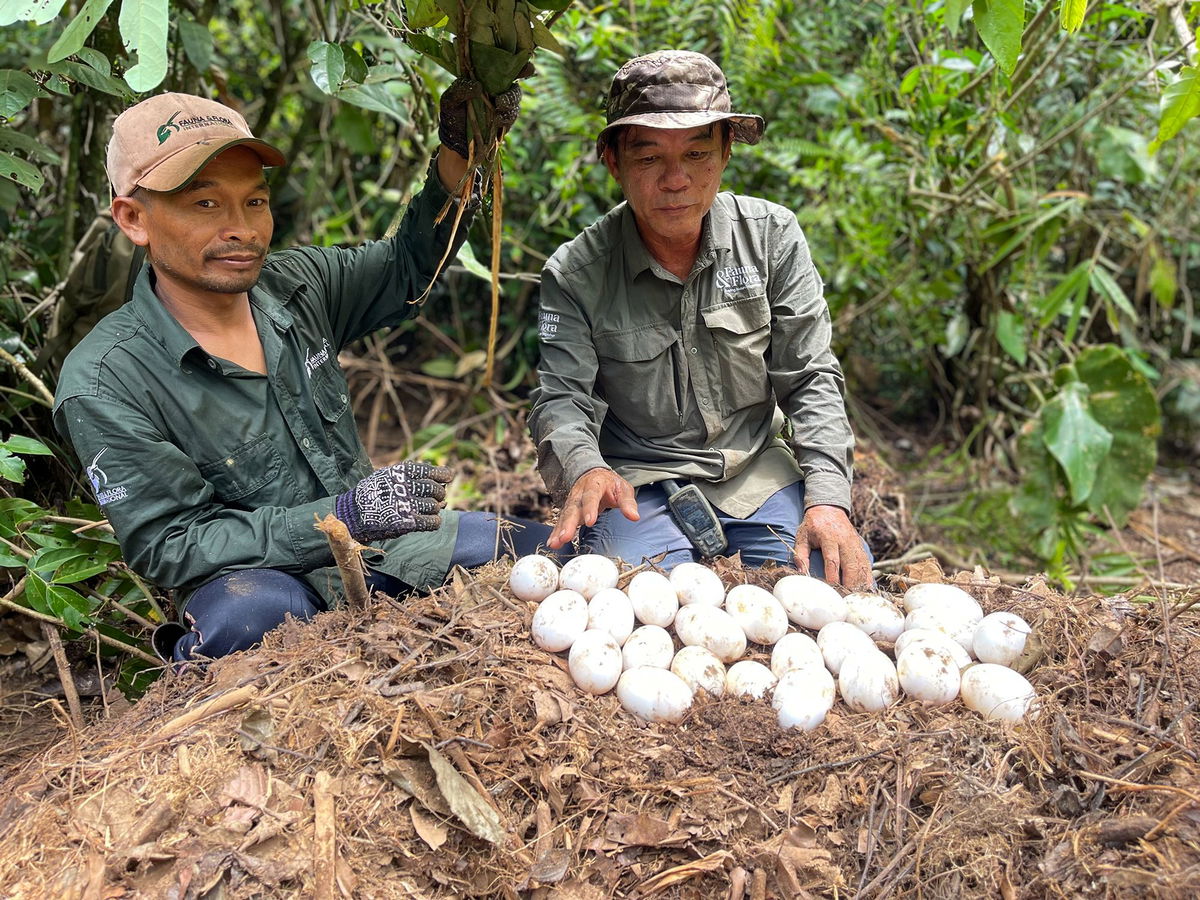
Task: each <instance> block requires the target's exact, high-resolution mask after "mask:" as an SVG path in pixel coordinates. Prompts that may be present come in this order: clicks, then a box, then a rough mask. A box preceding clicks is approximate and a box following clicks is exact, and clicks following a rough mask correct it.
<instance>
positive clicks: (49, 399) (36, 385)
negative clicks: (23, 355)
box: [0, 347, 54, 408]
mask: <svg viewBox="0 0 1200 900" xmlns="http://www.w3.org/2000/svg"><path fill="white" fill-rule="evenodd" d="M0 361H2V362H6V363H8V364H9V365H10V366H12V367H13V368H14V369H16V371H17V374H18V375H20V376H21V377H22V378H24V379H25V380H26V381H27V382H29V384H30V386H32V387H33V389H34V390H35V391H37V393H38V396H37V397H35V398H34V399H35V400H37V401H38V402H39V403H41V404H42V405H43V406H45V407H47V408H50V407H52V406H54V395H53V394H52V393H50V391H49V389H48V388H47V387H46V385H45V383H43V381H42V379H40V378H38V377H37V376H36V375H34V374H33V373H32V372H31V371H29V367H28V366H26V365H25V363H23V362H21V361H20V360H19V359H17V358H16V357H15V356H13V355H12V354H11V353H9V352H8V351H7V350H5V349H4V348H3V347H0Z"/></svg>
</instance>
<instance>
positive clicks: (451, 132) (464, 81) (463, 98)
mask: <svg viewBox="0 0 1200 900" xmlns="http://www.w3.org/2000/svg"><path fill="white" fill-rule="evenodd" d="M482 98H483V88H482V87H481V86H480V84H479V82H478V81H473V80H471V79H470V78H456V79H455V80H454V83H453V84H451V85H450V87H448V88H446V91H445V93H443V94H442V99H441V102H440V104H439V112H438V139H439V140H440V141H441V142H442V143H443V144H445V145H446V146H447V147H449V148H450V149H451V150H453V151H454V152H455V153H457V154H458V155H459V156H461V157H462V158H463V159H466V158H467V157H468V155H469V151H468V144H469V141H468V139H467V131H468V128H467V122H468V120H469V118H470V108H471V101H472V100H478V99H482ZM491 106H492V110H493V112H492V114H491V118H492V122H491V125H492V128H494V129H495V134H496V137H500V136H501V135H503V134H504V133H505V132H506V131H508V129H510V128H512V126H513V123H514V122H516V121H517V113H518V112H520V109H521V86H520V85H519V84H514V85H513V86H512V87H510V88H509V89H508V90H507V91H505V92H504V93H502V94H499V95H497V96H495V97H493V98H492V103H491ZM484 130H485V131H486V126H485V129H484Z"/></svg>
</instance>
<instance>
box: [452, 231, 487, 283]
mask: <svg viewBox="0 0 1200 900" xmlns="http://www.w3.org/2000/svg"><path fill="white" fill-rule="evenodd" d="M458 264H459V265H460V266H462V267H463V268H464V269H466V270H467V271H468V272H470V273H471V274H472V275H474V276H475V277H476V278H482V279H483V280H484V281H486V282H487V283H488V284H491V283H492V273H491V272H490V271H489V270H488V268H487V266H485V265H484V264H483V263H481V262H480V261H479V260H478V259H476V258H475V251H474V250H472V249H471V243H470V241H463V245H462V246H461V247H459V248H458Z"/></svg>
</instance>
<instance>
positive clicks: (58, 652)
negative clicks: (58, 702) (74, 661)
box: [42, 622, 83, 731]
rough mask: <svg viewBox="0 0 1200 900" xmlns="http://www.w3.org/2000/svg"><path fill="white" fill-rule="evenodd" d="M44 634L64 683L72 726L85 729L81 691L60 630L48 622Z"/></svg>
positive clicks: (44, 624) (59, 676) (45, 623)
mask: <svg viewBox="0 0 1200 900" xmlns="http://www.w3.org/2000/svg"><path fill="white" fill-rule="evenodd" d="M42 634H44V635H45V636H46V640H47V641H49V642H50V650H51V651H52V652H53V653H54V665H55V666H57V667H58V680H59V682H61V683H62V689H63V693H64V694H66V695H67V706H68V707H69V708H70V710H71V724H72V725H74V726H75V730H76V731H81V730H82V729H83V707H82V706H80V705H79V691H77V690H75V676H73V675H72V674H71V667H70V666H69V665H68V664H67V654H66V652H65V651H64V650H63V643H62V638H60V637H59V636H58V629H57V628H55V627H54V626H53V625H51V624H49V623H48V622H43V623H42Z"/></svg>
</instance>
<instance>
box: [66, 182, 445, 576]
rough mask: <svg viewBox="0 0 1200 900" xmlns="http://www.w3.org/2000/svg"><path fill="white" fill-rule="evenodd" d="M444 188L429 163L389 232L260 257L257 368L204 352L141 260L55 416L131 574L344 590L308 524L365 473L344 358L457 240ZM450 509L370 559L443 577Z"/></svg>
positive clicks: (414, 293)
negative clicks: (293, 580)
mask: <svg viewBox="0 0 1200 900" xmlns="http://www.w3.org/2000/svg"><path fill="white" fill-rule="evenodd" d="M447 196H448V195H447V193H446V191H445V190H444V188H443V187H442V185H441V182H440V181H439V179H438V176H437V174H436V167H434V166H431V167H430V171H429V175H428V177H427V181H426V186H425V187H424V189H423V190H422V191H421V192H420V194H418V195H417V196H416V197H415V198H414V199H413V201H412V203H411V204H410V206H409V208H408V211H407V212H406V214H405V216H404V218H403V221H402V222H401V225H400V227H399V229H398V230H397V233H396V235H395V237H394V238H392V239H390V240H386V241H374V242H370V243H366V244H364V245H362V246H359V247H353V248H317V247H302V248H297V249H292V250H287V251H284V252H281V253H273V254H271V255H270V256H268V258H267V260H266V262H265V263H264V265H263V269H262V274H261V277H260V279H259V281H258V284H256V285H255V286H254V287H253V288H252V289H251V290H250V306H251V310H252V313H253V316H254V321H255V325H256V326H257V329H258V335H259V338H260V339H261V340H262V346H263V352H264V355H265V357H266V363H267V374H266V375H261V374H259V373H257V372H252V371H249V370H247V369H244V368H242V367H241V366H238V365H236V364H234V363H231V362H229V361H227V360H223V359H219V358H217V357H213V356H211V355H210V354H208V353H207V352H206V351H205V350H204V349H203V348H202V347H201V346H200V345H199V344H198V343H197V342H196V340H195V339H194V338H193V337H192V336H191V335H190V334H189V333H188V332H187V331H186V330H185V329H184V328H183V327H182V326H181V325H180V324H179V323H178V322H177V321H176V320H175V319H174V318H173V317H172V316H171V314H170V313H169V312H168V311H167V310H166V308H165V307H164V306H163V305H162V303H161V302H160V301H159V299H158V298H157V296H156V295H155V293H154V289H153V271H152V269H151V268H150V267H149V266H147V267H146V268H144V269H143V271H142V272H141V274H140V276H139V278H138V280H137V283H136V285H135V287H134V291H133V297H132V299H131V300H130V301H129V302H128V303H126V304H125V305H124V306H123V307H121V308H120V309H119V310H117V311H116V312H114V313H112V314H110V315H108V316H106V317H105V318H104V319H102V320H101V321H100V323H99V324H98V325H97V326H96V327H95V329H93V330H92V332H91V333H90V334H88V335H87V337H86V338H84V340H83V341H82V342H80V344H79V345H78V346H77V347H76V348H75V349H74V350H73V351H72V352H71V354H70V356H69V357H68V358H67V361H66V362H65V363H64V365H63V370H62V375H61V378H60V382H59V388H58V392H57V395H56V397H55V406H54V421H55V424H56V426H57V428H58V430H59V431H60V432H61V433H62V434H63V436H64V437H66V438H67V440H69V441H70V442H71V444H72V445H73V446H74V448H75V451H76V453H77V454H78V456H79V458H80V460H81V462H82V464H83V465H84V466H85V467H86V470H87V476H88V478H89V480H90V481H91V483H92V487H93V489H94V490H95V493H96V499H97V501H98V502H99V504H100V506H101V508H102V509H103V511H104V513H105V515H107V516H108V519H109V522H110V523H111V524H112V527H113V529H114V531H115V533H116V535H117V538H118V540H119V541H120V543H121V548H122V551H123V552H124V555H125V558H126V561H127V562H128V563H129V565H130V566H131V567H132V568H133V569H134V570H135V571H137V572H139V573H141V574H142V575H144V576H146V577H148V578H150V579H151V580H153V581H154V582H156V583H157V584H159V585H161V586H163V587H166V588H177V589H180V590H181V591H182V592H183V593H184V594H186V593H189V592H190V591H192V590H194V589H195V588H197V587H199V586H200V585H202V584H204V583H205V582H206V581H209V580H210V579H212V578H214V577H215V576H217V575H220V574H224V573H226V572H229V571H234V570H238V569H247V568H264V567H266V568H275V569H281V570H283V571H286V572H291V573H293V574H297V575H302V576H304V577H306V578H307V579H308V580H309V581H310V582H311V583H312V584H313V586H314V587H315V588H316V589H317V590H318V591H319V592H320V593H321V594H322V595H323V596H325V597H326V598H328V599H333V598H334V597H335V596H336V594H337V593H338V592H339V591H340V584H339V582H338V580H337V578H336V574H335V570H333V569H331V568H327V567H330V566H332V562H333V559H332V555H331V553H330V550H329V545H328V542H327V539H326V537H325V535H324V534H323V533H322V532H320V531H318V530H317V529H316V528H315V527H314V524H315V522H316V520H317V519H319V518H322V517H324V516H325V515H326V514H327V513H330V512H332V511H333V497H334V496H335V495H337V494H338V493H340V492H342V491H344V490H347V489H348V488H350V487H351V486H353V485H354V484H355V483H356V482H357V481H358V480H359V479H360V478H362V477H363V476H364V475H366V474H367V473H369V472H370V471H371V463H370V461H369V460H368V458H367V455H366V452H365V450H364V448H363V445H362V442H361V440H360V438H359V435H358V429H357V427H356V424H355V419H354V413H353V410H352V409H351V406H350V392H349V388H348V387H347V383H346V376H345V373H344V372H343V371H342V369H341V366H339V365H338V360H337V354H338V351H339V350H341V349H342V348H343V347H345V346H346V344H348V343H349V342H350V341H352V340H354V339H356V338H358V337H361V336H363V335H365V334H368V333H370V332H371V331H374V330H375V329H377V328H380V327H383V326H389V325H395V324H397V323H399V322H401V321H402V320H404V319H405V318H407V317H408V316H409V315H410V314H411V313H412V311H413V310H414V309H415V306H414V305H413V304H412V303H410V302H409V301H411V300H414V299H415V298H417V297H419V296H420V295H421V294H422V293H423V292H424V291H425V289H426V287H427V286H428V285H429V284H430V282H431V281H432V279H433V277H434V273H435V271H436V269H437V266H438V263H439V261H440V260H441V259H442V258H443V255H444V253H445V250H446V246H447V242H448V241H450V238H451V229H452V227H453V219H454V216H453V214H451V215H448V216H446V217H445V219H444V220H443V221H442V222H441V223H440V224H439V223H436V222H435V218H436V216H437V214H438V213H439V212H440V210H441V209H442V207H443V205H444V204H445V202H446V200H447ZM466 224H467V220H466V219H464V221H463V223H461V224H460V227H459V231H458V234H457V236H456V237H455V240H454V245H455V248H457V246H458V245H459V244H461V242H462V239H463V236H464V235H465V232H466ZM451 255H453V253H452V254H451ZM442 518H443V525H442V528H441V529H440V530H439V531H436V532H426V533H416V534H410V535H406V536H404V537H402V538H398V539H396V540H393V541H385V542H380V543H379V544H378V545H377V546H378V547H379V548H380V549H381V550H382V551H384V552H383V553H382V554H380V555H377V556H369V557H368V562H369V563H370V564H371V565H373V566H375V567H376V568H378V569H380V570H382V571H384V572H387V573H388V574H391V575H394V576H396V577H398V578H400V579H402V580H403V581H405V582H407V583H409V584H412V585H416V586H427V585H432V584H435V583H440V582H441V580H442V579H443V578H444V577H445V574H446V571H447V570H448V568H449V561H450V556H451V553H452V551H453V548H454V540H455V537H456V535H457V530H458V520H457V514H456V513H454V512H452V511H446V512H443V514H442Z"/></svg>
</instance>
